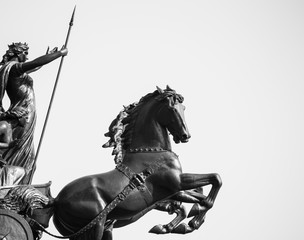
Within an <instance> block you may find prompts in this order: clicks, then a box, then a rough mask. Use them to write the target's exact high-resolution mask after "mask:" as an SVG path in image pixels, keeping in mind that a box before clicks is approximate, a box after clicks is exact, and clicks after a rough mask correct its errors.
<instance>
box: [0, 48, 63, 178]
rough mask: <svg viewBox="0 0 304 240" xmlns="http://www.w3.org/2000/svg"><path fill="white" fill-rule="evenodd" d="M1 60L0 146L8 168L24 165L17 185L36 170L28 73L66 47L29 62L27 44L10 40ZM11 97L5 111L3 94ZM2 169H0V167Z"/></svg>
mask: <svg viewBox="0 0 304 240" xmlns="http://www.w3.org/2000/svg"><path fill="white" fill-rule="evenodd" d="M8 47H9V49H8V50H7V51H6V53H5V55H4V56H3V60H2V62H1V63H0V64H1V65H2V67H1V69H0V110H1V113H0V120H1V121H0V149H1V156H0V157H1V158H2V159H3V160H4V161H5V162H6V165H7V167H9V166H18V167H22V168H24V171H25V174H24V177H23V179H22V180H21V181H19V182H18V183H19V184H29V183H30V173H31V174H32V173H33V172H34V170H35V164H34V163H35V161H34V159H35V152H34V146H33V134H34V128H35V122H36V106H35V94H34V90H33V80H32V78H31V77H30V76H29V73H30V72H33V71H36V70H38V69H39V68H40V67H42V66H43V65H45V64H48V63H50V62H52V61H54V60H55V59H57V58H59V57H62V56H65V55H67V53H68V51H67V49H66V48H62V49H61V50H60V51H58V50H57V48H54V49H53V50H52V51H51V52H48V51H47V53H46V54H45V55H43V56H41V57H39V58H36V59H34V60H32V61H26V60H27V56H28V49H29V47H28V45H27V44H26V43H20V42H19V43H12V44H11V45H9V46H8ZM5 92H6V93H7V95H8V97H9V99H10V106H9V108H8V109H7V110H6V111H5V110H4V108H3V106H2V99H3V96H4V93H5ZM0 171H1V170H0Z"/></svg>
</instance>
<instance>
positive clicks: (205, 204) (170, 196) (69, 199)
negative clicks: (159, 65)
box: [53, 86, 221, 240]
mask: <svg viewBox="0 0 304 240" xmlns="http://www.w3.org/2000/svg"><path fill="white" fill-rule="evenodd" d="M182 102H183V97H182V96H181V95H180V94H177V93H176V92H175V91H174V90H172V89H171V88H169V87H168V86H167V88H166V89H165V90H161V89H159V88H157V90H156V91H154V92H153V93H150V94H147V95H146V96H144V97H142V98H141V99H140V101H139V102H138V103H136V104H132V105H130V106H129V107H128V108H126V109H125V111H123V112H121V114H120V115H119V116H118V117H117V118H116V119H115V120H114V121H113V123H112V124H111V126H110V132H109V133H108V134H107V136H110V137H111V139H110V141H109V142H108V144H106V145H108V146H114V147H115V151H114V153H115V154H116V156H119V157H118V159H116V163H117V166H116V168H115V169H114V170H112V171H109V172H106V173H101V174H96V175H90V176H85V177H82V178H80V179H77V180H74V181H73V182H71V183H69V184H68V185H67V186H65V187H64V188H63V189H62V190H61V191H60V193H59V194H58V196H57V197H56V198H55V200H54V205H53V206H54V215H53V221H54V224H55V226H56V228H57V229H58V231H59V232H60V233H61V234H62V235H71V234H72V235H73V234H74V233H76V232H78V231H79V230H80V229H82V228H83V227H84V226H89V227H87V229H86V230H85V231H83V232H82V233H81V235H77V236H73V237H71V239H96V240H101V239H103V240H108V239H112V229H113V227H114V228H115V227H122V226H125V225H127V224H130V223H132V222H134V221H136V220H137V219H139V218H140V217H141V216H143V215H144V214H145V213H147V212H148V211H150V210H151V209H154V208H156V209H159V210H164V211H173V212H176V213H177V214H179V213H182V215H183V216H179V218H178V219H175V220H174V221H172V222H171V223H170V224H169V225H164V226H162V225H159V226H155V227H154V228H153V229H152V230H151V231H152V232H154V233H169V232H174V231H175V232H179V231H180V228H183V231H184V232H183V233H187V232H191V231H193V230H194V229H197V228H199V227H200V225H201V224H202V223H203V222H204V218H205V214H206V212H207V211H208V210H209V209H210V208H211V207H212V206H213V203H214V200H215V198H216V196H217V194H218V191H219V189H220V187H221V179H220V177H219V175H218V174H190V173H183V172H182V168H181V164H180V161H179V159H178V157H177V155H176V154H175V153H174V152H172V150H171V143H170V138H169V134H168V132H169V133H171V134H172V135H173V139H174V141H175V143H179V142H182V143H185V142H187V141H188V139H189V138H190V134H189V131H188V128H187V125H186V122H185V119H184V106H183V105H182ZM113 129H116V130H113ZM210 184H211V190H210V191H209V193H208V195H207V196H204V195H203V194H202V187H203V186H206V185H210ZM126 186H131V190H130V191H129V192H128V194H125V192H124V190H125V189H126ZM132 186H133V187H132ZM119 199H120V200H119ZM122 199H123V201H122ZM116 200H117V201H116ZM176 200H177V201H180V202H190V203H195V204H194V207H193V208H192V210H191V212H190V215H191V216H194V217H193V219H192V220H191V221H190V222H189V225H185V224H184V225H178V223H179V222H181V220H182V219H184V218H185V214H184V208H183V207H182V206H181V204H180V203H179V202H177V201H176ZM115 201H116V205H115ZM113 202H114V203H113ZM109 206H113V207H112V208H110V210H108V209H109ZM106 210H107V212H106V214H105V216H104V217H101V218H99V219H98V221H94V222H93V223H92V219H94V218H96V216H98V215H100V213H102V212H103V211H106ZM177 225H178V226H177Z"/></svg>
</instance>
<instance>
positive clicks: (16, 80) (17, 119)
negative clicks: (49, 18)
mask: <svg viewBox="0 0 304 240" xmlns="http://www.w3.org/2000/svg"><path fill="white" fill-rule="evenodd" d="M5 91H6V93H7V95H8V97H9V99H10V102H11V104H10V107H9V109H8V110H7V111H6V113H5V117H4V118H3V119H2V120H5V121H7V122H8V123H10V124H11V125H12V128H13V135H12V137H13V140H18V142H17V144H15V145H13V146H12V147H9V148H8V149H7V150H6V151H5V152H4V153H3V155H2V157H3V159H4V160H5V161H6V163H7V164H8V165H11V166H19V167H23V168H24V169H25V172H26V174H25V177H24V178H23V179H22V181H21V182H20V184H30V181H31V177H32V175H33V173H34V171H35V150H34V142H33V137H34V129H35V123H36V106H35V94H34V90H33V80H32V78H31V77H30V76H29V75H28V74H27V73H25V72H24V71H23V69H22V63H19V62H8V63H6V64H5V65H3V67H2V68H1V69H0V100H1V107H2V99H3V96H4V93H5Z"/></svg>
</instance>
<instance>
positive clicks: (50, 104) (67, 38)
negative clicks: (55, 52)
mask: <svg viewBox="0 0 304 240" xmlns="http://www.w3.org/2000/svg"><path fill="white" fill-rule="evenodd" d="M75 10H76V6H75V7H74V10H73V13H72V17H71V20H70V23H69V29H68V33H67V36H66V39H65V44H64V47H67V46H68V42H69V37H70V32H71V29H72V26H73V24H74V15H75ZM63 60H64V56H62V57H61V60H60V64H59V68H58V72H57V77H56V81H55V84H54V87H53V92H52V95H51V100H50V103H49V107H48V110H47V113H46V117H45V120H44V124H43V128H42V132H41V136H40V139H39V143H38V147H37V151H36V156H35V160H34V164H33V166H35V164H36V162H37V159H38V155H39V152H40V148H41V143H42V140H43V136H44V132H45V129H46V125H47V122H48V119H49V115H50V112H51V108H52V104H53V100H54V96H55V92H56V88H57V84H58V80H59V76H60V72H61V68H62V65H63ZM32 178H33V171H32V172H31V176H30V181H29V182H30V183H31V182H32Z"/></svg>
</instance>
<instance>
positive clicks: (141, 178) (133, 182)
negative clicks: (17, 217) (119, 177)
mask: <svg viewBox="0 0 304 240" xmlns="http://www.w3.org/2000/svg"><path fill="white" fill-rule="evenodd" d="M161 165H162V162H161V161H157V162H155V163H152V164H151V165H150V166H149V167H148V168H146V169H145V170H144V171H142V172H141V173H138V174H137V173H134V172H133V171H132V170H131V169H130V168H129V167H128V166H126V165H124V164H122V163H121V164H118V165H117V166H116V168H117V169H118V171H122V173H123V174H125V175H126V176H127V175H128V176H130V177H131V176H132V178H129V177H128V178H129V179H130V182H129V184H128V185H127V186H126V187H125V188H124V189H123V190H122V191H121V192H120V193H119V194H118V195H117V196H116V197H115V198H114V199H113V200H112V202H110V203H109V204H108V205H107V206H105V208H104V209H103V210H102V211H101V212H100V213H99V214H98V215H97V216H96V217H95V218H94V219H93V220H92V221H91V222H90V223H88V224H87V225H86V226H84V227H83V228H82V229H80V230H79V231H78V232H76V233H73V234H70V235H67V236H56V235H54V234H51V233H50V232H48V231H47V230H46V229H45V228H44V227H43V226H42V225H41V224H40V223H38V222H37V221H36V220H34V219H28V222H29V224H30V226H31V227H33V228H35V229H38V230H41V231H43V232H45V233H47V234H49V235H50V236H53V237H56V238H61V239H65V238H71V239H72V238H75V237H77V236H79V235H82V234H83V233H85V232H86V231H88V230H89V229H91V228H92V227H94V226H95V225H96V224H97V223H98V222H100V221H101V220H102V219H104V218H106V217H107V215H108V214H109V213H110V212H111V211H112V210H113V209H114V208H115V207H116V206H117V205H118V204H119V203H120V202H122V201H124V200H125V199H126V197H127V196H128V195H129V194H130V193H131V192H132V191H133V190H134V189H135V188H140V187H142V186H145V184H144V183H145V180H146V178H147V177H148V176H150V175H151V174H153V173H154V172H155V171H156V170H157V169H158V168H159V167H160V166H161ZM120 169H121V170H120ZM126 169H127V170H126ZM147 190H148V189H147ZM149 193H150V191H149ZM150 194H151V193H150ZM150 201H151V200H150Z"/></svg>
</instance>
